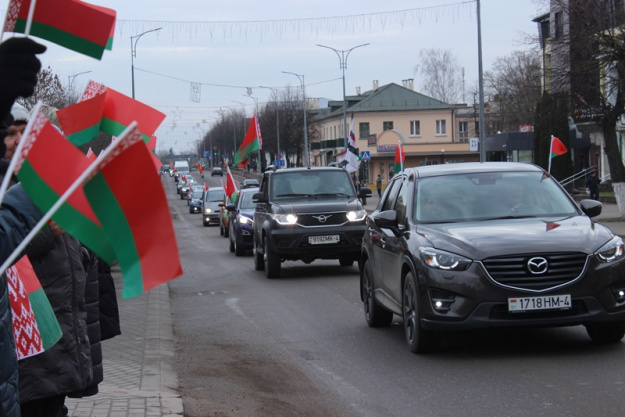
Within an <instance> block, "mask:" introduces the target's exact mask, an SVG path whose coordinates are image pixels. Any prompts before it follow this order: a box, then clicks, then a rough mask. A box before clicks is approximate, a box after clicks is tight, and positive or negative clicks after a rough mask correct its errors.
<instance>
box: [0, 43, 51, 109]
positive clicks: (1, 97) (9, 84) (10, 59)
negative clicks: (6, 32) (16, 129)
mask: <svg viewBox="0 0 625 417" xmlns="http://www.w3.org/2000/svg"><path fill="white" fill-rule="evenodd" d="M45 50H46V47H45V46H44V45H41V44H39V43H37V42H35V41H33V40H32V39H30V38H22V37H20V38H9V39H7V40H6V41H4V42H2V43H1V44H0V120H4V119H5V118H6V116H7V115H8V114H9V113H10V112H11V106H12V105H13V103H14V102H15V99H17V98H18V97H28V96H31V95H32V94H33V92H34V91H35V85H36V84H37V73H38V72H39V70H40V69H41V61H39V58H37V57H36V55H37V54H41V53H43V52H45Z"/></svg>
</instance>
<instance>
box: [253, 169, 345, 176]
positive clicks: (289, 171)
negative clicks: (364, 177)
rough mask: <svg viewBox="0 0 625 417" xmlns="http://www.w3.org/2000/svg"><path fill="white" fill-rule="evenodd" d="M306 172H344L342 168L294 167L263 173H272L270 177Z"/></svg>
mask: <svg viewBox="0 0 625 417" xmlns="http://www.w3.org/2000/svg"><path fill="white" fill-rule="evenodd" d="M308 171H316V172H327V171H344V172H347V171H345V170H344V169H343V168H339V167H309V168H305V167H296V168H280V169H277V170H275V171H273V170H268V171H265V173H268V172H269V173H272V175H276V174H278V175H279V174H288V173H291V172H308Z"/></svg>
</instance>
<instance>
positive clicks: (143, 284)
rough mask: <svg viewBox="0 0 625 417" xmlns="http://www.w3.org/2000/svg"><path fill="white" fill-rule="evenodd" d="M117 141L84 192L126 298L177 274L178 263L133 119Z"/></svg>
mask: <svg viewBox="0 0 625 417" xmlns="http://www.w3.org/2000/svg"><path fill="white" fill-rule="evenodd" d="M118 142H119V143H118V147H117V150H116V152H112V153H109V154H107V155H103V156H102V157H101V158H99V159H98V161H97V162H96V164H97V166H96V171H95V174H94V175H93V177H91V178H90V179H89V180H88V181H87V182H86V183H85V185H84V191H85V195H86V196H87V199H88V200H89V202H90V203H91V206H92V207H93V209H94V211H95V213H96V215H97V217H98V219H99V220H100V223H101V224H102V226H103V228H104V231H105V233H106V234H107V236H108V240H109V241H110V242H111V244H112V246H113V248H114V249H115V252H116V254H117V259H118V261H119V265H120V268H121V272H122V276H123V280H124V289H123V293H122V297H123V298H130V297H134V296H136V295H139V294H141V293H142V292H144V291H148V290H150V289H151V288H154V287H156V286H157V285H160V284H162V283H165V282H167V281H169V280H172V279H174V278H175V277H177V276H179V275H181V274H182V266H181V264H180V257H179V254H178V247H177V243H176V237H175V234H174V228H173V225H172V220H171V215H170V212H169V207H168V205H167V197H166V195H165V191H164V190H163V185H162V182H161V180H160V176H159V175H158V174H157V172H156V170H154V169H153V163H152V160H151V157H150V151H149V150H148V148H147V147H146V144H145V143H144V142H143V140H142V135H141V132H140V131H139V129H137V128H136V125H135V124H132V125H131V127H129V129H127V130H126V131H125V132H124V133H123V134H122V136H120V137H119V138H118ZM128 178H133V181H128ZM137 182H138V183H140V184H141V186H142V188H143V189H144V190H145V192H146V195H149V196H150V209H149V210H146V209H145V201H143V199H139V198H137V190H136V183H137ZM155 225H157V227H155Z"/></svg>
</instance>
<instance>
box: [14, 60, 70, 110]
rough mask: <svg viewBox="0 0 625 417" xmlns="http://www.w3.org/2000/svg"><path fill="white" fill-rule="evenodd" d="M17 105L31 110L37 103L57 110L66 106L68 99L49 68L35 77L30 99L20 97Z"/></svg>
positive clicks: (57, 77) (59, 82) (58, 80)
mask: <svg viewBox="0 0 625 417" xmlns="http://www.w3.org/2000/svg"><path fill="white" fill-rule="evenodd" d="M17 101H18V103H20V104H21V105H23V106H24V107H26V109H28V110H31V109H32V108H33V107H35V104H37V102H38V101H41V102H42V103H45V104H47V105H49V106H52V107H56V108H57V109H60V108H63V107H65V106H67V105H68V104H70V103H68V97H67V94H66V90H65V88H63V85H62V83H61V80H60V79H59V76H58V75H57V74H55V73H54V72H53V71H52V68H50V67H49V66H48V67H47V68H44V69H43V70H41V71H40V72H39V74H38V75H37V85H36V86H35V92H34V93H33V95H31V96H30V97H26V98H22V97H20V98H19V99H18V100H17Z"/></svg>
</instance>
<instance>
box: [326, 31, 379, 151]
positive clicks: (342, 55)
mask: <svg viewBox="0 0 625 417" xmlns="http://www.w3.org/2000/svg"><path fill="white" fill-rule="evenodd" d="M367 45H369V44H368V43H363V44H362V45H358V46H354V47H353V48H350V49H346V50H344V51H341V50H338V49H334V48H331V47H329V46H325V45H319V44H317V46H320V47H322V48H327V49H331V50H333V51H334V52H335V53H336V55H337V56H338V57H339V64H340V68H341V69H342V70H343V130H344V134H345V136H343V137H344V138H345V147H347V146H348V141H347V138H348V137H349V136H348V135H349V132H348V131H347V100H346V98H345V70H346V69H347V57H349V54H350V52H352V51H353V50H354V49H356V48H360V47H361V46H367Z"/></svg>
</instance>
